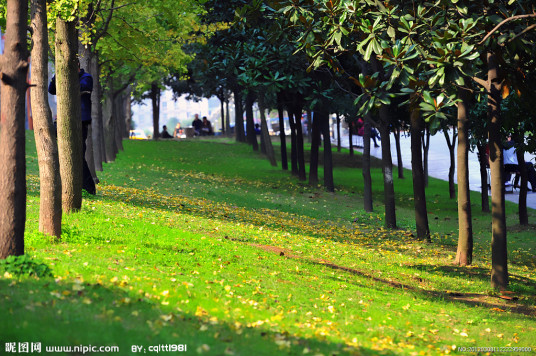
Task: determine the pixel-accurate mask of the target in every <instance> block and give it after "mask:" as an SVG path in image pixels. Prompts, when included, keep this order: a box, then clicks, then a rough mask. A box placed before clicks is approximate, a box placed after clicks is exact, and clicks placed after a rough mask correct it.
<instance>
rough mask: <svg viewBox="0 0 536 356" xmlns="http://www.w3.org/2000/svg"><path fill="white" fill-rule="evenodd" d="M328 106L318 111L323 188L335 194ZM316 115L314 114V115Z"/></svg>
mask: <svg viewBox="0 0 536 356" xmlns="http://www.w3.org/2000/svg"><path fill="white" fill-rule="evenodd" d="M327 108H328V106H327V105H325V106H323V107H322V108H321V109H320V111H318V116H319V119H320V120H319V121H320V130H321V131H322V138H323V139H324V140H323V141H324V187H325V188H326V190H327V191H328V192H332V193H333V192H335V183H334V181H333V156H332V152H331V137H330V132H329V112H328V111H327ZM316 114H317V113H315V115H316Z"/></svg>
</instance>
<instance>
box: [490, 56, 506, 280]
mask: <svg viewBox="0 0 536 356" xmlns="http://www.w3.org/2000/svg"><path fill="white" fill-rule="evenodd" d="M487 60H488V85H489V86H490V88H489V89H490V90H489V93H490V94H489V95H488V110H489V112H488V113H489V159H490V170H491V225H492V238H491V265H492V267H491V285H492V286H493V287H494V288H498V289H506V288H507V287H508V252H507V251H508V250H507V243H506V212H505V201H504V165H503V153H502V137H501V127H502V120H501V117H500V110H501V83H500V79H499V76H498V70H499V64H498V58H497V55H496V54H495V53H491V52H490V53H488V54H487Z"/></svg>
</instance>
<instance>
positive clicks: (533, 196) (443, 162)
mask: <svg viewBox="0 0 536 356" xmlns="http://www.w3.org/2000/svg"><path fill="white" fill-rule="evenodd" d="M342 131H344V130H341V146H342V147H346V148H348V147H349V144H348V135H347V134H346V133H343V132H342ZM335 135H336V133H335ZM390 138H391V155H392V157H393V165H395V166H396V165H398V162H397V159H396V146H395V140H394V136H393V135H392V134H391V137H390ZM355 140H356V138H355V137H354V145H355V143H356V141H355ZM359 140H360V141H359V142H360V144H362V139H361V138H359ZM410 141H411V140H410V138H409V136H405V135H404V134H402V135H401V137H400V147H401V151H402V164H403V166H404V168H407V169H411V142H410ZM336 142H337V139H336V136H335V138H334V143H335V144H336ZM379 143H380V144H381V142H379ZM357 150H358V151H360V152H362V151H363V149H361V148H358V149H357ZM455 152H456V150H455ZM370 154H371V156H374V157H377V158H381V154H382V151H381V147H378V148H375V147H374V144H373V143H372V142H371V148H370ZM454 154H455V155H456V153H454ZM525 160H527V161H529V160H532V162H534V156H532V155H528V154H526V155H525ZM449 167H450V155H449V149H448V146H447V142H446V140H445V136H444V135H443V133H442V132H438V133H437V134H436V135H435V136H431V137H430V149H429V153H428V174H429V175H430V177H434V178H438V179H442V180H445V181H448V176H449ZM454 182H456V183H457V175H456V174H454ZM529 186H530V184H529ZM469 188H470V189H471V190H473V191H477V192H480V165H479V163H478V158H477V155H476V153H474V152H469ZM505 197H506V200H508V201H511V202H514V203H516V204H517V203H518V202H519V190H514V191H513V193H510V192H507V193H506V194H505ZM527 206H528V207H529V208H532V209H536V193H532V191H530V190H529V192H528V193H527Z"/></svg>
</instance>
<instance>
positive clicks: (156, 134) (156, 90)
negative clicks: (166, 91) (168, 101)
mask: <svg viewBox="0 0 536 356" xmlns="http://www.w3.org/2000/svg"><path fill="white" fill-rule="evenodd" d="M150 96H151V104H152V107H153V140H158V139H159V138H160V87H159V86H158V84H156V83H153V84H151V94H150ZM114 104H115V100H114V101H113V102H112V105H114Z"/></svg>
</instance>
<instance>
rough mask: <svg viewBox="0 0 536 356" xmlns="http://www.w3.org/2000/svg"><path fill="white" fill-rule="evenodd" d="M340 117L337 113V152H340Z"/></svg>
mask: <svg viewBox="0 0 536 356" xmlns="http://www.w3.org/2000/svg"><path fill="white" fill-rule="evenodd" d="M341 147H342V146H341V116H340V115H339V113H337V152H341Z"/></svg>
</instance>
